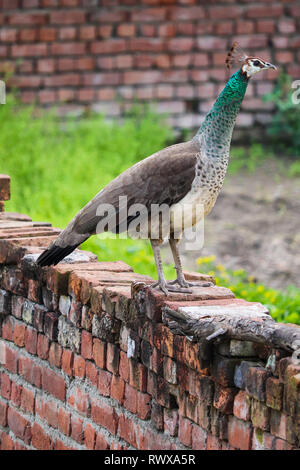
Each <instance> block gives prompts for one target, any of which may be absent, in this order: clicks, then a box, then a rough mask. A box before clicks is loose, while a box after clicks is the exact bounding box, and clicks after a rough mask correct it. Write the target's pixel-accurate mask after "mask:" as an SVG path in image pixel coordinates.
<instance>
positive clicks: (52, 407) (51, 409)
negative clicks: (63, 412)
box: [45, 401, 58, 429]
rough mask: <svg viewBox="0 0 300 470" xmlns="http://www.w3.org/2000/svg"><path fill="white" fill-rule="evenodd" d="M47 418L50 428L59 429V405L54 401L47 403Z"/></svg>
mask: <svg viewBox="0 0 300 470" xmlns="http://www.w3.org/2000/svg"><path fill="white" fill-rule="evenodd" d="M45 418H46V420H47V423H48V424H49V426H52V427H53V428H55V429H57V428H58V408H57V403H55V402H54V401H47V402H46V403H45Z"/></svg>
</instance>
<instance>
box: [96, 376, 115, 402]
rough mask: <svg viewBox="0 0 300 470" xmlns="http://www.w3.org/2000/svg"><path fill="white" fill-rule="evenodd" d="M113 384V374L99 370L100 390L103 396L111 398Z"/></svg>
mask: <svg viewBox="0 0 300 470" xmlns="http://www.w3.org/2000/svg"><path fill="white" fill-rule="evenodd" d="M111 382H112V374H111V373H110V372H108V371H105V370H99V373H98V390H99V393H100V394H101V395H104V396H106V397H107V396H110V388H111Z"/></svg>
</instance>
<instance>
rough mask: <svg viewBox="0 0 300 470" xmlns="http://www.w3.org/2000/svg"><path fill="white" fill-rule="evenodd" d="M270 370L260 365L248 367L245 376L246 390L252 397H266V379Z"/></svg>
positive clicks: (258, 398) (261, 398)
mask: <svg viewBox="0 0 300 470" xmlns="http://www.w3.org/2000/svg"><path fill="white" fill-rule="evenodd" d="M270 374H271V373H270V371H268V370H266V369H263V368H262V367H249V369H248V372H247V376H246V390H247V392H248V393H249V395H251V396H252V397H254V398H256V399H257V400H260V401H265V399H266V381H267V378H268V377H269V376H270Z"/></svg>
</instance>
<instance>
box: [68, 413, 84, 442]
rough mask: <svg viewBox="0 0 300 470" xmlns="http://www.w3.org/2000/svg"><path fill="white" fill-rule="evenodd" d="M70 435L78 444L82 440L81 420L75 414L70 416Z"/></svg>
mask: <svg viewBox="0 0 300 470" xmlns="http://www.w3.org/2000/svg"><path fill="white" fill-rule="evenodd" d="M71 437H72V439H74V441H76V442H78V444H81V443H82V441H83V421H82V419H80V418H77V417H76V416H71Z"/></svg>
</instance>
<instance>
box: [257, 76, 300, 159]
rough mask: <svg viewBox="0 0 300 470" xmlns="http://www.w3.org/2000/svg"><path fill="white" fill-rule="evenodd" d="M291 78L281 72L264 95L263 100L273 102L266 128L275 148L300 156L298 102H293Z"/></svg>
mask: <svg viewBox="0 0 300 470" xmlns="http://www.w3.org/2000/svg"><path fill="white" fill-rule="evenodd" d="M293 92H294V90H293V88H292V79H291V77H290V76H289V75H287V74H286V73H285V72H281V73H280V75H279V77H278V81H277V84H276V85H275V87H274V89H273V91H272V92H271V93H269V94H267V95H265V97H264V99H265V101H271V102H273V103H274V104H275V113H274V116H273V120H272V123H271V124H270V126H269V128H268V134H269V135H270V137H271V139H272V141H273V144H274V145H276V149H277V150H281V151H282V150H284V151H285V152H287V153H289V154H291V155H293V156H295V157H299V156H300V132H299V129H300V104H295V103H293V100H292V94H293Z"/></svg>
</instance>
